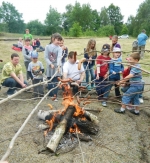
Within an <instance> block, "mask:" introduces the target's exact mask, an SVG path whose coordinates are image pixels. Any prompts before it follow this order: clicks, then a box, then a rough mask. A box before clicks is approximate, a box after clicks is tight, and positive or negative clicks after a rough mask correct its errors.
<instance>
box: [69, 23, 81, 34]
mask: <svg viewBox="0 0 150 163" xmlns="http://www.w3.org/2000/svg"><path fill="white" fill-rule="evenodd" d="M69 35H70V36H72V37H79V36H81V35H82V27H81V26H80V25H79V23H78V22H75V23H74V24H73V26H72V28H70V30H69Z"/></svg>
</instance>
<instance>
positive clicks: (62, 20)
mask: <svg viewBox="0 0 150 163" xmlns="http://www.w3.org/2000/svg"><path fill="white" fill-rule="evenodd" d="M149 8H150V0H145V1H143V3H142V4H140V6H139V8H138V11H137V14H136V16H135V17H134V16H132V15H131V16H129V18H128V20H127V22H126V23H124V22H123V17H124V16H123V15H122V14H121V10H120V8H119V7H118V6H115V5H114V4H113V3H112V4H110V5H109V6H108V8H106V7H102V8H101V9H100V12H98V11H97V10H92V9H91V6H90V4H83V5H81V4H80V3H79V2H77V1H76V2H75V5H71V4H68V5H66V8H65V9H66V11H65V12H64V13H62V14H61V13H59V12H58V11H57V9H54V8H53V7H52V6H50V7H49V11H48V12H47V14H46V17H45V21H44V23H41V22H40V21H39V20H38V19H36V20H33V21H30V22H28V23H26V24H25V23H24V20H23V18H22V16H23V15H22V14H21V13H19V12H18V11H17V9H16V8H15V6H13V4H11V3H9V2H2V5H1V6H0V32H10V33H23V32H24V30H25V29H26V28H29V29H30V32H31V33H32V34H33V35H41V36H42V35H43V36H46V35H51V34H52V33H55V32H59V33H61V34H62V35H63V36H73V37H79V36H99V37H103V36H110V35H114V34H116V35H121V34H129V35H130V36H133V37H136V36H137V35H138V34H139V33H140V31H141V29H143V28H144V29H146V31H147V34H149V33H150V10H149Z"/></svg>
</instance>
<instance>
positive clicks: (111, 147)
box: [0, 78, 150, 163]
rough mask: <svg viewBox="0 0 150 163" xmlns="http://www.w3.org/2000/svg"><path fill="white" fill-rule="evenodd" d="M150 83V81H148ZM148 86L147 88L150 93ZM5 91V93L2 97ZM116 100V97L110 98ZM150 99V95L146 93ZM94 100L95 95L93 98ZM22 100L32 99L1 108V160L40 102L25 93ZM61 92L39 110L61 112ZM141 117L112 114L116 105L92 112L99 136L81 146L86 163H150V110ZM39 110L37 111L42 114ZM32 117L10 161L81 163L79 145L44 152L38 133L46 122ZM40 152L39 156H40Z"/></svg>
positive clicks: (145, 103)
mask: <svg viewBox="0 0 150 163" xmlns="http://www.w3.org/2000/svg"><path fill="white" fill-rule="evenodd" d="M145 80H146V83H148V81H149V78H145ZM148 89H149V86H146V87H145V90H148ZM5 92H6V89H4V88H3V89H2V91H1V97H6V95H5V94H4V93H5ZM111 96H113V94H111ZM144 96H145V97H146V98H147V99H149V97H148V96H149V92H147V93H144ZM92 97H95V94H92ZM16 98H19V99H29V100H27V101H15V100H10V101H8V102H5V103H3V104H1V106H0V113H1V114H0V115H1V118H0V129H1V130H0V146H1V148H0V157H2V156H3V155H4V153H5V152H6V150H7V147H8V145H9V143H10V141H11V138H12V137H13V136H14V134H15V133H16V132H17V131H18V129H19V128H20V126H21V125H22V123H23V122H24V120H25V119H26V118H27V116H28V115H29V113H30V112H31V110H32V109H33V108H34V107H35V106H36V104H37V103H38V102H39V100H30V98H31V93H27V92H24V93H23V94H21V95H19V97H16ZM61 100H62V96H61V91H59V101H58V102H53V101H51V99H50V98H47V99H46V100H44V102H42V104H41V105H40V107H39V109H42V110H48V109H49V107H48V106H47V104H49V103H50V104H52V105H53V107H54V109H60V108H61V107H62V105H61ZM142 105H150V101H149V100H145V101H144V104H142ZM142 105H141V112H140V113H141V114H140V116H135V115H132V114H131V113H130V112H129V111H126V114H125V115H120V114H116V113H115V112H114V111H113V110H114V108H117V107H119V105H117V104H113V103H109V104H108V107H106V108H103V111H102V112H100V113H96V112H92V113H93V114H95V115H97V116H98V119H99V129H100V130H99V133H98V135H96V136H92V138H93V141H92V142H81V147H82V151H83V154H84V162H86V163H100V162H101V163H108V162H111V163H127V162H128V163H135V162H137V163H149V162H150V109H149V107H142ZM88 107H89V108H91V109H97V108H102V106H101V103H99V102H94V103H92V104H90V105H89V106H88ZM39 109H38V110H39ZM38 110H37V111H36V112H35V114H34V115H33V116H32V118H31V119H30V121H29V123H28V124H27V125H26V127H25V128H24V130H23V132H22V133H21V135H20V136H19V137H18V138H17V140H16V142H15V145H14V148H13V151H12V153H11V155H10V156H9V158H8V161H9V162H10V163H29V162H32V163H36V162H38V163H49V162H51V163H63V162H64V163H71V162H73V163H76V162H77V163H80V162H82V155H81V151H80V148H79V146H78V144H77V146H75V147H74V148H72V149H69V150H60V151H58V152H57V153H56V154H51V153H49V152H44V137H43V131H39V130H38V129H37V126H38V125H39V124H41V123H43V121H41V120H39V119H38V118H37V112H38ZM39 152H40V154H39Z"/></svg>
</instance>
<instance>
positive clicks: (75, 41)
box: [0, 34, 150, 72]
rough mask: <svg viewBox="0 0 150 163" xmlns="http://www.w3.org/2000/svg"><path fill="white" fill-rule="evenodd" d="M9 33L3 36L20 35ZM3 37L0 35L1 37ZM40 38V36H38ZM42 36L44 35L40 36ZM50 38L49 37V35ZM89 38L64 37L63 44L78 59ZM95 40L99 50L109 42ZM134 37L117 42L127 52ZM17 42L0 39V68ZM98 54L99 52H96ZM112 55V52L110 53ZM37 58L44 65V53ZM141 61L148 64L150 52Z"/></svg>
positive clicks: (145, 67) (21, 58)
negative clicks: (75, 53) (0, 61)
mask: <svg viewBox="0 0 150 163" xmlns="http://www.w3.org/2000/svg"><path fill="white" fill-rule="evenodd" d="M10 36H11V35H10V34H8V35H7V36H5V38H17V36H19V37H20V36H21V35H20V34H18V35H16V34H15V35H13V37H10ZM2 38H3V37H0V39H2ZM39 38H40V37H39ZM42 38H44V37H42ZM47 38H48V37H47ZM49 38H50V37H49ZM88 40H89V38H65V45H66V46H67V47H68V49H69V51H77V54H78V55H79V56H78V59H80V58H82V57H83V55H81V54H83V49H84V48H85V47H86V45H87V42H88ZM95 40H96V49H97V50H98V51H101V48H102V45H103V44H105V43H108V44H111V40H109V38H107V37H105V38H95ZM134 40H135V39H134V38H130V39H119V40H118V42H119V43H120V44H121V47H122V51H125V52H129V51H131V49H132V42H133V41H134ZM14 43H17V41H0V47H1V49H0V59H2V60H3V61H4V62H3V63H0V68H2V66H3V64H5V63H6V62H8V61H9V60H10V55H11V54H12V53H14V52H16V51H14V50H12V44H14ZM47 44H49V40H41V45H42V46H44V47H45V46H46V45H47ZM145 49H147V50H150V41H149V40H148V41H147V44H146V48H145ZM16 53H18V54H19V56H20V63H21V65H22V66H23V71H24V72H25V67H24V64H23V56H22V52H16ZM128 54H130V53H123V61H126V60H125V59H126V58H127V56H128ZM98 55H99V53H98ZM110 56H111V57H112V54H110ZM39 60H40V61H42V62H43V64H44V66H45V60H44V53H43V52H40V53H39ZM140 62H141V63H147V64H150V53H148V52H146V53H145V57H144V59H143V60H141V61H140ZM141 67H142V68H143V69H145V70H147V71H150V66H149V65H141Z"/></svg>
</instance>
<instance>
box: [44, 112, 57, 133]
mask: <svg viewBox="0 0 150 163" xmlns="http://www.w3.org/2000/svg"><path fill="white" fill-rule="evenodd" d="M55 116H56V113H55V114H54V115H53V117H52V119H51V120H46V123H47V124H48V125H49V126H50V128H49V131H51V130H52V128H53V125H54V122H55Z"/></svg>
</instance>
